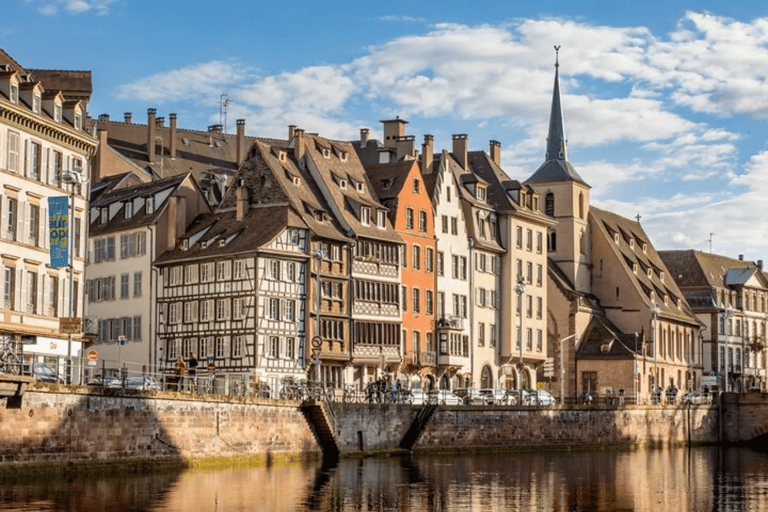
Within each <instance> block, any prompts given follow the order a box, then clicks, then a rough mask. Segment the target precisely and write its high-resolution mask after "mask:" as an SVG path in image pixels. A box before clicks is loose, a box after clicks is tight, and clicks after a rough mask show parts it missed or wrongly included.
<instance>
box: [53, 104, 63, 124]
mask: <svg viewBox="0 0 768 512" xmlns="http://www.w3.org/2000/svg"><path fill="white" fill-rule="evenodd" d="M53 120H54V121H56V122H57V123H60V122H61V103H56V104H55V105H54V106H53Z"/></svg>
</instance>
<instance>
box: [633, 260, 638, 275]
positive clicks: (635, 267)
mask: <svg viewBox="0 0 768 512" xmlns="http://www.w3.org/2000/svg"><path fill="white" fill-rule="evenodd" d="M632 273H634V274H637V263H633V264H632Z"/></svg>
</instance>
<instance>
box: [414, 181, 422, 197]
mask: <svg viewBox="0 0 768 512" xmlns="http://www.w3.org/2000/svg"><path fill="white" fill-rule="evenodd" d="M420 189H421V182H420V181H419V180H418V179H414V180H413V193H414V194H418V193H419V190H420Z"/></svg>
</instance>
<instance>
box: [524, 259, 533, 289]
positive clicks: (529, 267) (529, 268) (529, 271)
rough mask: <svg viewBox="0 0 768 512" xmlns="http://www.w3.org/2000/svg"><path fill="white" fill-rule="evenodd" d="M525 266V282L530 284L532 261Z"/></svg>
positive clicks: (531, 280)
mask: <svg viewBox="0 0 768 512" xmlns="http://www.w3.org/2000/svg"><path fill="white" fill-rule="evenodd" d="M525 267H526V270H527V272H526V282H527V283H528V284H532V283H533V263H531V262H530V261H529V262H528V263H526V265H525Z"/></svg>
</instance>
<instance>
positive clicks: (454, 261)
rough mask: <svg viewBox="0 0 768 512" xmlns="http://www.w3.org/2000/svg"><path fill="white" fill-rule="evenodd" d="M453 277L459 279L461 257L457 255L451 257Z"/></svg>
mask: <svg viewBox="0 0 768 512" xmlns="http://www.w3.org/2000/svg"><path fill="white" fill-rule="evenodd" d="M451 277H452V278H454V279H458V278H459V257H458V256H456V255H451Z"/></svg>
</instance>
